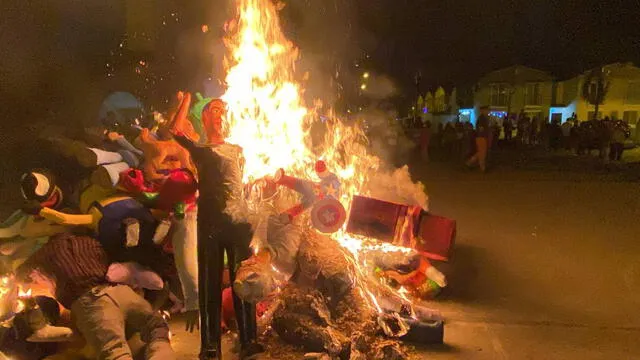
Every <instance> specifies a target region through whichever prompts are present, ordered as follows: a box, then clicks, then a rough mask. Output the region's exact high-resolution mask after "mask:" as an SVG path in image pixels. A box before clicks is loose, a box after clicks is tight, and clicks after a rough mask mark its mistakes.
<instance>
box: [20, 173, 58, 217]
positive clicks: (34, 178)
mask: <svg viewBox="0 0 640 360" xmlns="http://www.w3.org/2000/svg"><path fill="white" fill-rule="evenodd" d="M20 190H21V191H22V196H23V198H24V199H25V200H35V201H37V202H38V203H40V205H41V206H43V207H48V208H52V209H55V208H57V207H58V206H59V205H60V204H62V200H63V198H62V190H60V188H59V187H58V186H56V183H55V178H54V177H53V175H52V174H51V173H50V172H48V171H46V170H35V171H31V172H28V173H26V174H24V175H22V179H21V181H20Z"/></svg>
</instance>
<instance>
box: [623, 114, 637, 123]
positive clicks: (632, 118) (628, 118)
mask: <svg viewBox="0 0 640 360" xmlns="http://www.w3.org/2000/svg"><path fill="white" fill-rule="evenodd" d="M623 120H624V121H625V122H626V123H627V124H629V125H636V124H637V123H638V112H637V111H625V112H624V115H623Z"/></svg>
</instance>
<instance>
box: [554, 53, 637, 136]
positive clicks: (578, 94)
mask: <svg viewBox="0 0 640 360" xmlns="http://www.w3.org/2000/svg"><path fill="white" fill-rule="evenodd" d="M602 70H603V72H604V75H605V79H606V81H607V82H608V83H609V87H608V91H607V94H606V96H605V99H604V102H603V103H602V104H601V105H600V107H599V109H598V118H599V119H602V118H605V117H609V118H611V119H615V120H624V121H626V122H627V123H628V124H629V126H630V127H631V130H632V137H633V138H634V140H636V141H640V131H638V130H640V127H638V120H639V117H640V68H638V67H636V66H634V65H633V64H631V63H615V64H609V65H605V66H603V67H602ZM586 78H587V73H586V72H585V73H583V74H580V75H578V76H576V77H574V78H572V79H569V80H565V81H559V82H557V83H556V84H555V86H554V98H553V106H551V108H550V112H549V116H550V118H555V119H559V120H561V121H562V122H564V121H566V120H567V119H569V118H570V117H571V116H572V114H574V113H575V114H576V116H577V118H578V120H581V121H585V120H590V119H593V118H594V115H595V106H594V105H592V104H589V103H588V102H587V101H586V100H585V99H584V98H583V97H582V89H583V86H584V81H585V79H586Z"/></svg>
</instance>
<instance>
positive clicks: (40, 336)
mask: <svg viewBox="0 0 640 360" xmlns="http://www.w3.org/2000/svg"><path fill="white" fill-rule="evenodd" d="M72 340H74V333H73V330H71V329H69V328H67V327H61V326H52V325H46V326H45V327H43V328H41V329H39V330H36V331H34V332H33V334H32V335H31V336H29V337H28V338H27V341H28V342H34V343H46V342H67V341H72Z"/></svg>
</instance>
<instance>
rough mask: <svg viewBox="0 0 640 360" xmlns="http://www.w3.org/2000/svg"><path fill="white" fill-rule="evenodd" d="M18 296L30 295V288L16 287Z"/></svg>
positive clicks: (26, 296)
mask: <svg viewBox="0 0 640 360" xmlns="http://www.w3.org/2000/svg"><path fill="white" fill-rule="evenodd" d="M18 297H19V298H30V297H31V289H30V288H29V289H27V290H24V289H23V288H22V286H19V287H18Z"/></svg>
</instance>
